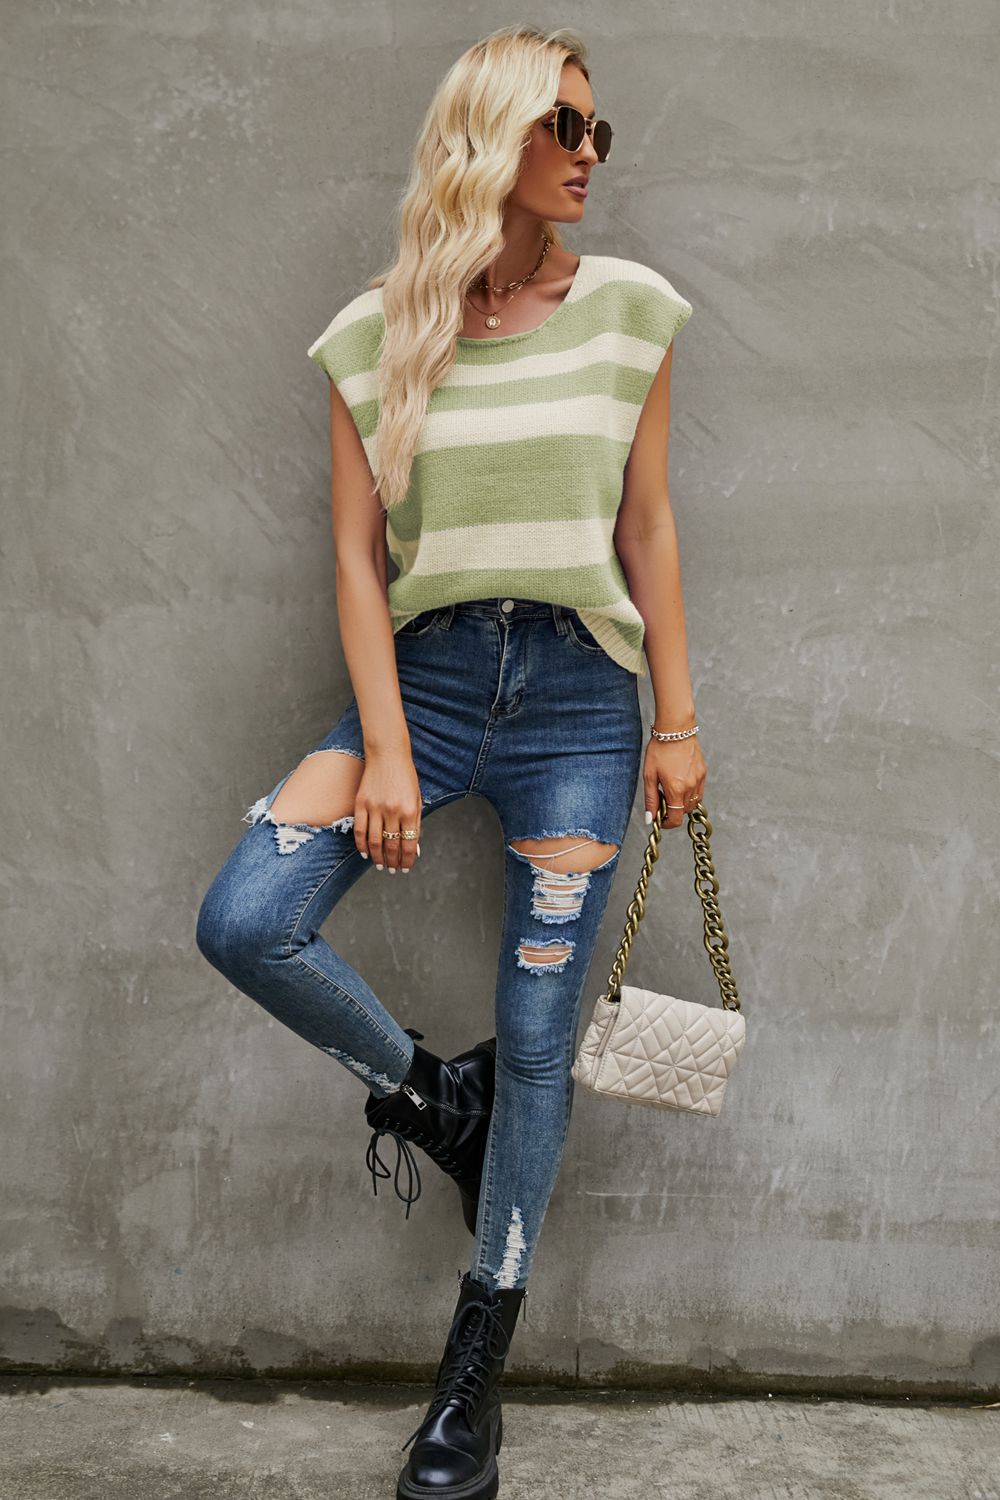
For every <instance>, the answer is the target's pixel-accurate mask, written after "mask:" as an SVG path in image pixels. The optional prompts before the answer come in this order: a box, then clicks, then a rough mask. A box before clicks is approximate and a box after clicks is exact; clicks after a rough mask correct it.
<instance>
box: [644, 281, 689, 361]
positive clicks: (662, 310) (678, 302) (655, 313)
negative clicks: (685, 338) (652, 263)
mask: <svg viewBox="0 0 1000 1500" xmlns="http://www.w3.org/2000/svg"><path fill="white" fill-rule="evenodd" d="M637 303H638V305H637V307H636V308H635V310H634V314H633V316H634V318H635V322H636V329H635V331H636V334H637V336H638V337H639V338H642V339H646V340H647V341H648V342H649V343H651V344H655V345H656V348H657V350H658V351H660V353H661V354H663V353H666V351H667V349H669V347H670V345H671V344H672V342H673V340H674V337H675V335H677V334H678V333H680V331H681V329H682V328H683V327H684V324H685V323H686V322H687V320H688V318H690V316H691V313H692V311H693V308H692V306H691V303H690V302H688V300H687V299H686V298H685V297H682V296H681V294H680V292H678V291H677V289H676V288H675V287H673V286H671V284H670V282H669V281H668V280H667V278H666V277H665V276H661V275H660V274H659V272H657V271H651V270H650V271H649V272H648V279H647V280H646V281H645V284H644V285H643V287H642V296H641V297H639V298H638V299H637Z"/></svg>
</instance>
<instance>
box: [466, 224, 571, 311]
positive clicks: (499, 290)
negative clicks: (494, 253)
mask: <svg viewBox="0 0 1000 1500" xmlns="http://www.w3.org/2000/svg"><path fill="white" fill-rule="evenodd" d="M542 238H543V244H542V253H541V255H540V256H539V257H538V260H537V262H536V263H535V268H534V270H533V271H529V272H528V274H527V276H522V277H521V279H520V281H509V282H508V283H507V285H506V286H494V287H491V286H490V284H489V282H488V281H487V279H486V272H485V271H484V272H483V274H482V276H480V278H479V280H478V281H474V282H473V286H475V287H477V288H478V287H482V289H483V291H484V292H488V291H492V292H493V293H494V294H495V295H496V296H498V297H500V296H502V295H503V293H504V292H510V296H509V297H508V298H507V301H508V302H512V301H513V300H514V298H515V297H516V296H517V294H518V292H519V291H520V290H521V288H522V287H523V286H524V285H525V283H526V282H528V281H531V279H532V278H533V277H534V275H535V273H536V272H537V271H538V268H539V267H540V266H541V264H542V261H543V260H544V259H545V257H546V255H547V254H548V249H549V246H550V245H551V243H552V241H551V240H550V239H549V237H548V235H543V237H542ZM465 295H466V296H467V297H468V298H469V301H470V303H472V306H473V308H475V311H476V312H479V313H483V314H484V315H485V320H486V327H487V328H499V327H500V314H499V313H495V312H491V313H487V312H486V310H485V308H482V307H476V304H475V303H474V302H473V301H472V298H471V297H469V293H468V292H466V294H465Z"/></svg>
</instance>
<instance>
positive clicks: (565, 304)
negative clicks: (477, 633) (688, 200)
mask: <svg viewBox="0 0 1000 1500" xmlns="http://www.w3.org/2000/svg"><path fill="white" fill-rule="evenodd" d="M690 316H691V304H690V303H689V302H686V301H685V299H684V298H683V297H682V296H680V294H679V293H678V292H677V291H675V290H674V288H673V287H672V286H671V284H670V282H669V281H667V279H666V278H665V277H664V276H661V275H660V273H659V272H658V271H654V270H653V269H652V268H651V267H649V266H645V265H642V264H641V263H640V262H639V261H635V260H624V259H621V258H620V257H618V256H612V255H584V256H581V257H580V263H579V266H578V268H577V271H576V274H575V276H574V278H573V281H572V283H571V285H570V289H569V292H568V293H567V295H566V296H565V297H564V298H563V300H562V302H560V303H559V305H558V307H556V309H555V310H554V311H553V312H552V313H550V314H549V316H548V317H547V318H546V319H545V321H544V322H543V323H541V324H540V325H539V326H538V327H537V328H533V329H530V330H529V331H528V332H527V333H509V334H506V335H501V336H500V337H498V338H482V339H480V338H467V337H460V338H459V339H458V340H457V352H456V357H455V360H454V363H453V364H452V365H451V367H450V368H449V370H448V373H447V375H446V376H445V378H444V380H443V381H442V382H441V384H440V385H439V386H438V387H437V388H436V389H435V390H434V391H432V393H431V396H430V400H429V402H428V406H427V411H426V414H425V416H424V420H423V425H422V428H421V431H420V436H419V440H418V444H417V449H416V453H415V455H414V460H413V467H412V470H411V474H410V484H409V489H408V491H407V494H406V497H405V499H403V500H402V501H400V502H399V503H398V504H397V505H393V506H391V507H390V508H389V509H388V510H387V512H386V541H387V546H388V551H389V555H390V557H391V558H392V561H393V562H394V563H395V565H396V567H397V568H398V569H399V575H398V577H396V578H394V579H392V581H391V582H390V583H389V587H388V602H389V613H390V618H391V620H392V628H393V631H394V632H395V631H396V630H398V629H399V628H400V626H402V625H405V624H406V622H407V621H408V620H412V619H413V618H414V616H415V615H417V614H419V613H421V611H423V610H426V609H435V608H437V607H439V606H441V605H445V604H451V603H456V602H458V601H461V600H465V599H481V598H488V597H491V596H501V597H502V596H511V597H514V598H519V599H535V600H540V601H542V602H545V603H552V604H561V605H565V606H568V607H569V608H571V609H574V610H576V611H577V613H578V615H579V618H580V619H581V620H582V622H583V624H584V625H585V626H586V627H587V629H588V630H589V631H590V633H591V634H592V636H593V637H594V639H595V640H596V641H597V642H598V643H599V644H600V646H602V647H603V649H604V650H605V651H606V652H607V654H608V655H609V656H610V657H612V659H613V660H614V661H616V662H618V664H619V665H620V666H623V667H625V668H626V669H627V670H628V671H631V672H635V673H636V674H637V675H638V676H645V675H646V668H645V665H644V662H643V649H642V646H643V635H644V630H645V626H644V622H643V618H642V615H641V614H640V613H639V611H638V610H637V609H636V607H635V605H634V604H633V603H632V600H631V598H630V597H629V592H628V583H627V580H626V577H625V573H624V570H623V568H622V565H621V562H620V560H619V558H618V555H617V553H616V551H615V548H614V543H613V538H612V533H613V531H614V526H615V519H616V516H617V514H618V509H619V506H620V504H621V498H622V475H623V471H624V468H625V462H626V460H627V458H628V454H629V449H630V448H631V445H632V439H633V437H634V435H635V429H636V426H637V424H638V421H639V415H640V412H641V410H642V405H643V402H644V400H645V398H646V394H647V392H648V390H649V387H650V385H651V384H652V381H653V377H654V375H655V374H656V371H657V368H658V367H659V365H660V363H661V361H662V359H663V356H664V352H665V351H666V349H667V347H668V346H669V344H670V341H671V339H672V338H673V336H674V334H675V333H677V332H678V330H679V329H681V328H683V326H684V324H685V323H686V322H687V320H688V318H689V317H690ZM384 326H385V325H384V319H383V312H382V288H381V287H374V288H372V289H370V290H368V291H364V292H362V293H361V294H360V295H359V296H356V297H354V298H353V300H352V301H350V302H348V303H347V304H346V306H344V307H342V308H341V310H340V311H339V312H338V313H337V315H336V317H335V318H334V319H333V321H332V322H331V323H330V324H329V326H328V327H327V329H326V330H325V331H324V332H323V333H322V334H321V335H320V337H319V338H318V339H317V340H316V342H315V343H314V344H312V345H311V346H310V348H309V350H308V353H309V356H310V358H311V359H313V360H315V361H316V363H317V364H318V365H320V366H321V368H322V369H323V370H325V371H326V373H327V375H329V377H330V379H331V380H332V381H333V382H334V383H335V384H336V386H337V388H338V390H339V391H340V393H341V395H342V396H343V398H344V401H345V402H346V404H347V406H348V408H349V409H350V412H351V415H352V417H353V419H354V423H355V425H356V427H357V429H358V433H359V435H360V437H361V440H362V443H363V445H364V448H365V452H366V454H367V457H368V461H369V463H370V464H371V465H372V466H373V467H374V461H375V453H376V447H375V442H376V437H377V424H378V415H379V396H378V385H377V372H378V360H379V354H380V346H381V339H382V335H383V332H384Z"/></svg>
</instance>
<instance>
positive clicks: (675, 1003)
mask: <svg viewBox="0 0 1000 1500" xmlns="http://www.w3.org/2000/svg"><path fill="white" fill-rule="evenodd" d="M745 1042H746V1019H745V1017H744V1015H743V1013H742V1011H739V1010H728V1009H726V1007H725V1006H720V1005H715V1006H712V1005H699V1004H698V1003H697V1002H696V1001H693V1000H680V999H678V998H677V996H676V995H658V994H656V992H655V991H654V990H643V989H639V987H638V986H637V985H630V984H624V985H622V988H621V1000H620V1001H619V1002H618V1003H617V1004H613V1003H612V1002H611V1001H610V1000H606V999H605V998H604V996H603V995H602V996H600V997H599V998H598V1000H597V1003H596V1004H595V1006H594V1014H593V1018H592V1020H591V1022H590V1025H589V1026H588V1027H587V1030H586V1032H585V1034H584V1038H583V1042H582V1043H581V1046H580V1050H579V1052H578V1053H577V1057H576V1061H575V1062H574V1063H573V1077H574V1078H575V1079H576V1081H577V1082H578V1083H581V1084H583V1085H585V1086H586V1087H587V1088H590V1089H593V1090H594V1091H595V1092H596V1093H599V1094H608V1095H610V1096H612V1097H613V1098H616V1099H625V1100H627V1101H628V1102H629V1103H632V1104H646V1105H651V1106H653V1107H654V1108H658V1109H686V1110H689V1111H692V1112H693V1113H694V1114H699V1115H717V1114H718V1113H719V1111H720V1110H721V1108H722V1096H723V1094H724V1092H725V1088H726V1084H727V1083H728V1082H729V1075H730V1074H731V1073H732V1071H733V1068H734V1067H735V1066H736V1062H737V1059H738V1057H739V1055H740V1053H741V1052H742V1050H743V1046H744V1043H745Z"/></svg>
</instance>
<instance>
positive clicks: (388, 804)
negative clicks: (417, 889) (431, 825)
mask: <svg viewBox="0 0 1000 1500" xmlns="http://www.w3.org/2000/svg"><path fill="white" fill-rule="evenodd" d="M422 808H423V800H422V798H421V795H420V782H419V780H418V778H417V769H416V766H415V765H414V764H413V757H412V756H411V755H410V754H409V753H408V752H406V751H399V750H387V751H384V752H377V751H376V752H374V753H373V752H372V751H370V750H368V749H366V750H365V769H364V774H363V776H362V777H361V780H360V782H359V783H358V791H357V796H356V797H355V799H354V842H355V844H356V845H357V849H358V853H359V854H360V855H361V856H362V858H363V859H368V858H369V857H371V859H372V860H373V862H374V864H375V868H376V869H377V870H380V869H382V868H383V867H384V868H385V869H386V870H391V871H392V872H393V874H395V872H396V870H406V871H407V873H409V871H410V870H411V869H412V868H413V865H414V863H415V862H416V859H417V856H418V855H419V853H420V845H419V843H418V840H419V837H420V814H421V811H422ZM403 829H406V830H408V831H412V832H413V833H415V834H416V838H402V837H400V838H398V839H387V840H385V842H383V839H382V835H383V833H400V834H401V833H402V831H403Z"/></svg>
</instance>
